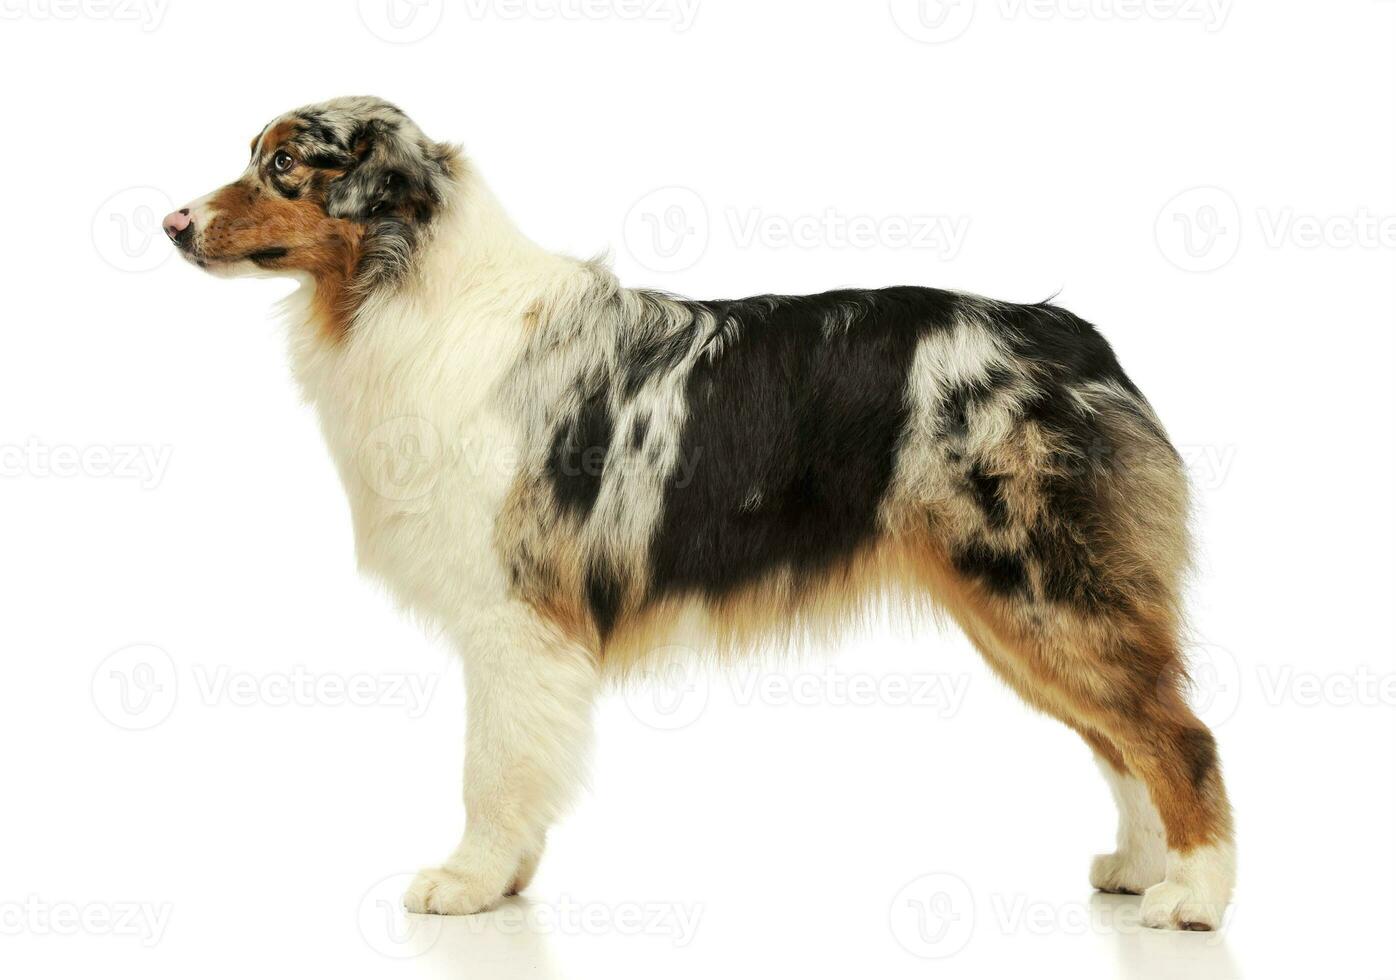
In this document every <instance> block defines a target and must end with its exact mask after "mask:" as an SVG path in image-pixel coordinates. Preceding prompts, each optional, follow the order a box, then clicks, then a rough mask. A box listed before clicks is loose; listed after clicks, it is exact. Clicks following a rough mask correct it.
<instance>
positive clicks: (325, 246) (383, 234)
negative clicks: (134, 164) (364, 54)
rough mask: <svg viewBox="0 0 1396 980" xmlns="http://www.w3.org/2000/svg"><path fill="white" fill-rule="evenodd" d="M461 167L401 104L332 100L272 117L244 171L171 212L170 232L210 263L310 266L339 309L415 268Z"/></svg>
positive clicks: (265, 269)
mask: <svg viewBox="0 0 1396 980" xmlns="http://www.w3.org/2000/svg"><path fill="white" fill-rule="evenodd" d="M458 166H459V157H458V154H457V151H456V149H455V148H454V147H451V146H448V145H445V144H441V143H433V142H432V141H430V140H428V139H427V138H426V137H425V136H423V135H422V132H421V130H419V129H418V128H417V126H416V125H415V124H414V123H413V122H412V120H410V119H408V118H407V116H405V115H404V114H403V113H402V112H401V111H400V110H399V109H397V108H396V107H395V106H393V105H390V104H389V103H387V102H384V101H382V100H381V99H375V98H369V97H350V98H341V99H332V100H331V101H329V102H322V103H320V104H318V105H311V106H305V107H304V108H301V109H297V110H295V111H294V112H288V113H286V114H285V115H283V116H280V117H278V118H277V119H274V120H272V122H270V123H269V124H268V125H267V126H266V127H265V128H264V129H263V130H262V131H261V133H259V134H258V135H257V136H256V137H255V138H254V139H253V140H252V150H251V158H250V160H249V161H248V164H247V169H246V170H245V171H244V172H243V174H242V176H241V177H239V178H238V179H237V180H235V181H233V183H231V184H228V185H227V186H226V187H222V188H220V189H218V190H216V191H214V192H213V193H211V194H208V195H205V196H204V197H201V198H199V199H198V200H197V201H194V202H193V203H191V204H189V205H188V206H187V207H183V208H180V209H179V210H178V211H175V212H173V213H171V214H169V215H166V217H165V220H164V228H165V233H166V234H167V235H169V237H170V240H171V241H173V242H174V243H175V245H176V246H177V247H178V248H179V251H180V254H181V255H183V256H184V257H185V258H186V259H188V260H189V261H191V262H193V263H194V264H196V265H198V266H199V267H200V268H203V269H207V270H208V271H210V272H213V273H216V274H219V275H259V274H260V275H265V274H268V273H271V274H275V273H287V274H290V273H303V274H306V275H308V276H310V277H311V278H312V279H313V280H314V281H315V284H316V287H317V292H318V293H323V294H326V295H325V296H324V297H323V298H324V299H325V301H326V302H329V303H330V304H332V305H333V306H334V307H336V308H339V307H343V306H344V304H345V298H346V297H347V296H349V295H350V294H352V293H357V294H359V295H361V294H362V292H363V290H364V288H369V287H372V286H373V285H376V284H378V283H380V282H383V281H390V280H393V279H395V278H396V277H398V276H400V275H401V274H402V273H403V272H404V271H405V270H406V268H407V266H408V264H409V263H410V260H411V256H412V253H413V250H414V249H415V247H416V245H417V244H418V243H419V242H420V241H421V239H422V237H423V236H424V234H425V232H426V230H427V228H428V227H429V226H430V224H431V221H432V219H433V217H434V216H435V215H436V213H437V212H438V210H439V209H440V207H441V206H442V203H443V200H444V195H445V193H446V189H447V184H448V183H449V182H450V180H451V179H452V178H453V177H454V176H455V175H456V170H457V169H458ZM350 287H358V288H356V289H351V288H350ZM341 312H342V310H341Z"/></svg>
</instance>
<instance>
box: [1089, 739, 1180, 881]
mask: <svg viewBox="0 0 1396 980" xmlns="http://www.w3.org/2000/svg"><path fill="white" fill-rule="evenodd" d="M1096 764H1097V765H1099V766H1100V771H1101V772H1102V773H1104V774H1105V781H1106V782H1107V783H1109V784H1110V794H1111V795H1112V796H1113V797H1115V806H1116V808H1117V809H1118V810H1119V814H1120V823H1119V829H1118V830H1117V831H1116V832H1115V853H1114V854H1097V855H1096V857H1095V860H1094V861H1092V862H1091V884H1092V885H1093V886H1094V887H1096V888H1098V889H1100V890H1101V891H1103V892H1123V893H1126V894H1130V895H1142V894H1144V891H1145V889H1147V888H1149V887H1150V886H1152V885H1156V884H1158V883H1159V882H1161V881H1163V878H1164V872H1165V871H1166V868H1165V857H1166V855H1167V851H1168V845H1167V844H1166V843H1165V842H1164V836H1163V821H1162V820H1160V819H1159V815H1158V810H1157V809H1155V807H1154V802H1153V800H1151V799H1150V798H1149V789H1148V787H1147V786H1145V785H1144V783H1143V781H1142V780H1139V779H1136V778H1134V777H1133V776H1125V775H1121V774H1120V773H1119V772H1117V771H1115V768H1114V767H1113V766H1111V765H1110V764H1109V763H1108V762H1106V761H1105V760H1104V759H1102V758H1100V756H1096Z"/></svg>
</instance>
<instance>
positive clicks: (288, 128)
mask: <svg viewBox="0 0 1396 980" xmlns="http://www.w3.org/2000/svg"><path fill="white" fill-rule="evenodd" d="M295 135H296V124H295V123H294V122H292V121H291V120H289V119H287V120H283V121H281V122H279V123H277V124H275V125H274V126H272V127H271V128H270V129H268V130H267V131H266V132H265V133H263V134H262V136H261V144H262V145H261V150H262V152H261V154H260V155H261V156H263V157H266V156H269V155H270V154H272V153H274V152H276V148H277V147H279V146H280V145H281V144H282V143H285V142H286V141H287V140H289V139H290V138H291V137H292V136H295ZM257 142H258V141H257V140H253V141H252V152H253V153H254V154H256V153H257Z"/></svg>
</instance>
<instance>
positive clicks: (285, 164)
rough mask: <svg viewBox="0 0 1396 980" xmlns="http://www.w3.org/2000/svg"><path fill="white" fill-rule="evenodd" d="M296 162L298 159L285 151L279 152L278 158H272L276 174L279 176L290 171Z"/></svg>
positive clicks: (277, 153) (277, 152)
mask: <svg viewBox="0 0 1396 980" xmlns="http://www.w3.org/2000/svg"><path fill="white" fill-rule="evenodd" d="M295 162H296V158H295V157H293V156H291V154H289V153H287V152H286V151H285V150H277V151H276V156H274V157H272V158H271V165H272V166H273V167H274V168H275V169H276V172H277V173H279V174H284V173H285V172H286V171H288V170H290V169H291V167H292V166H293V165H294V164H295Z"/></svg>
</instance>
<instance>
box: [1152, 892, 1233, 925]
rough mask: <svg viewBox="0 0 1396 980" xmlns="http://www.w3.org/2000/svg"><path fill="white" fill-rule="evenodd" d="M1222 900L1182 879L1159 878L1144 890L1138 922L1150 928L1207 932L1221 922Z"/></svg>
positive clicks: (1224, 904) (1224, 908) (1224, 905)
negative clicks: (1157, 881) (1208, 894)
mask: <svg viewBox="0 0 1396 980" xmlns="http://www.w3.org/2000/svg"><path fill="white" fill-rule="evenodd" d="M1225 911H1226V903H1225V902H1220V903H1218V902H1217V901H1215V900H1214V899H1212V898H1210V897H1209V896H1207V895H1204V894H1202V893H1201V892H1200V891H1199V890H1198V889H1196V888H1192V887H1190V886H1188V885H1186V884H1184V883H1182V882H1177V881H1161V882H1159V883H1158V884H1157V885H1154V886H1153V887H1152V888H1150V889H1149V890H1148V891H1146V892H1144V900H1143V901H1142V902H1140V903H1139V921H1140V922H1142V923H1143V924H1144V925H1146V926H1148V927H1149V928H1150V929H1183V930H1188V931H1191V932H1211V931H1212V930H1213V929H1216V928H1218V927H1219V926H1220V925H1221V921H1222V913H1223V912H1225Z"/></svg>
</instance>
